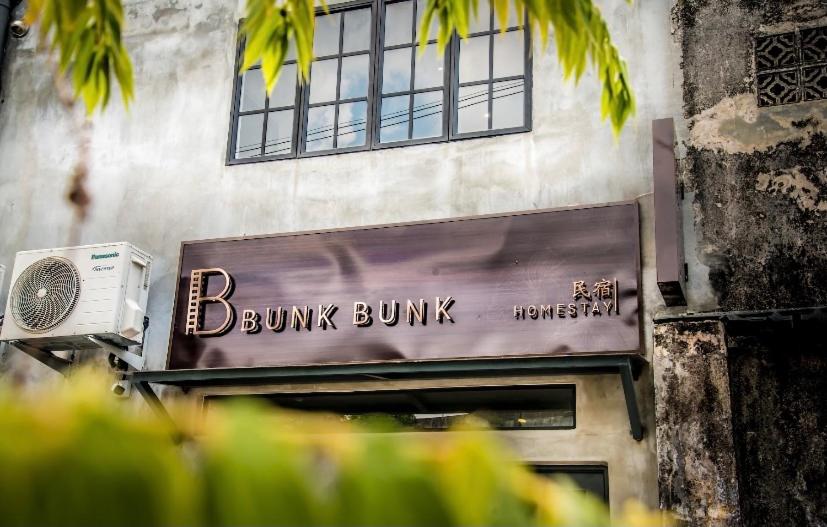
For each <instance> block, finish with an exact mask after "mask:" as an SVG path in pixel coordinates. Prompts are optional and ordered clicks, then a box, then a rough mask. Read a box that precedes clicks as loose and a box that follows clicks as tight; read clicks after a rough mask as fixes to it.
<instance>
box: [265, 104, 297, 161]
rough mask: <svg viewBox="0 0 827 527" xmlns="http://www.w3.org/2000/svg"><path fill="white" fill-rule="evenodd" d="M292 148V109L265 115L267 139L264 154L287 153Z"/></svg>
mask: <svg viewBox="0 0 827 527" xmlns="http://www.w3.org/2000/svg"><path fill="white" fill-rule="evenodd" d="M292 150H293V110H283V111H280V112H270V114H269V115H268V116H267V140H266V141H265V144H264V154H265V155H268V156H272V155H278V154H289V153H290V152H291V151H292Z"/></svg>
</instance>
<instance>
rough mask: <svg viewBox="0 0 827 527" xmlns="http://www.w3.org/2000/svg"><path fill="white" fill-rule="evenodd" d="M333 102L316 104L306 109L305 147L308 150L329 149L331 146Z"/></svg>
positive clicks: (333, 115)
mask: <svg viewBox="0 0 827 527" xmlns="http://www.w3.org/2000/svg"><path fill="white" fill-rule="evenodd" d="M335 108H336V105H335V104H330V105H328V106H316V107H315V108H310V109H309V110H308V111H307V140H306V141H305V149H306V150H307V151H308V152H315V151H317V150H330V149H331V148H333V119H334V117H335Z"/></svg>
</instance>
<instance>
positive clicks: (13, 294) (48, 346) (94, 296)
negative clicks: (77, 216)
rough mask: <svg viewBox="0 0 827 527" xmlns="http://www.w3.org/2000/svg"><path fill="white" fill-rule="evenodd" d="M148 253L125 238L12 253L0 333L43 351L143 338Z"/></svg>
mask: <svg viewBox="0 0 827 527" xmlns="http://www.w3.org/2000/svg"><path fill="white" fill-rule="evenodd" d="M151 261H152V258H151V257H150V256H149V255H148V254H147V253H145V252H144V251H142V250H140V249H138V248H136V247H134V246H133V245H131V244H129V243H126V242H121V243H109V244H100V245H86V246H83V247H70V248H64V249H48V250H39V251H23V252H19V253H17V256H16V258H15V261H14V268H13V269H12V273H11V283H10V286H9V296H8V302H7V303H6V310H5V317H4V323H3V327H2V330H0V341H19V342H21V343H23V344H26V345H28V346H31V347H34V348H37V349H40V350H45V351H58V350H76V349H92V348H96V347H99V345H98V344H96V341H98V342H103V343H106V344H111V345H115V346H119V347H125V346H131V345H135V344H141V343H142V342H143V336H144V335H143V334H144V315H145V314H146V303H147V294H148V292H149V269H150V263H151ZM90 337H92V338H90Z"/></svg>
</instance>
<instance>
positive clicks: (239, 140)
mask: <svg viewBox="0 0 827 527" xmlns="http://www.w3.org/2000/svg"><path fill="white" fill-rule="evenodd" d="M263 130H264V114H263V113H256V114H253V115H242V116H240V117H239V118H238V135H236V140H235V157H236V159H244V158H247V157H258V156H260V155H261V134H262V132H263Z"/></svg>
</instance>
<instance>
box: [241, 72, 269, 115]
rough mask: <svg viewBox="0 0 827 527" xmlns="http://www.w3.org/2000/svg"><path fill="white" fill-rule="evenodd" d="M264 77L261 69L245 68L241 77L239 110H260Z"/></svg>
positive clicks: (261, 107) (262, 103)
mask: <svg viewBox="0 0 827 527" xmlns="http://www.w3.org/2000/svg"><path fill="white" fill-rule="evenodd" d="M265 96H266V93H265V91H264V77H262V76H261V70H260V69H255V70H247V71H245V72H244V75H243V76H242V77H241V111H242V112H249V111H251V110H261V109H263V108H264V97H265Z"/></svg>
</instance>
